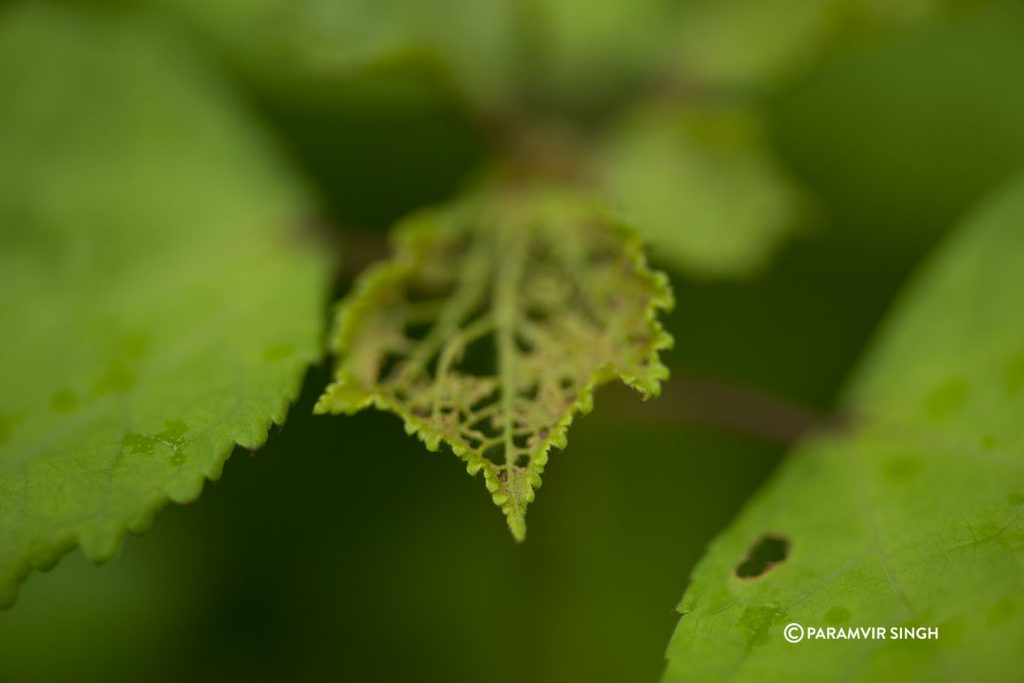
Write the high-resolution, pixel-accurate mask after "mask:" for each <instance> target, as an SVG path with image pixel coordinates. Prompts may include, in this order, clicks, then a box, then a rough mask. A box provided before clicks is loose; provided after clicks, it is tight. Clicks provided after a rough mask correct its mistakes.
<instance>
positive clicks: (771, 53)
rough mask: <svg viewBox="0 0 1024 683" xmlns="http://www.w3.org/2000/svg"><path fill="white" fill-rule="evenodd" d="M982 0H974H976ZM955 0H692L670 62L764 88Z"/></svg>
mask: <svg viewBox="0 0 1024 683" xmlns="http://www.w3.org/2000/svg"><path fill="white" fill-rule="evenodd" d="M987 2H988V0H977V1H976V2H975V3H974V4H976V5H983V4H986V3H987ZM963 4H969V3H961V2H958V1H957V0H774V1H773V2H770V3H769V2H762V1H761V0H691V1H690V2H687V3H685V4H683V5H682V6H681V8H680V17H679V20H678V21H679V23H678V25H679V27H680V29H679V34H678V36H677V41H676V44H677V46H678V48H677V54H676V58H675V59H676V67H677V70H678V72H679V74H680V75H681V76H682V77H683V78H684V79H685V80H686V81H690V82H692V81H696V82H697V83H700V84H703V85H711V86H715V87H719V88H722V87H725V88H740V89H742V88H763V87H765V86H767V87H771V86H774V85H777V84H778V83H779V82H781V81H784V80H786V79H787V78H790V77H792V76H793V75H795V74H797V73H799V71H800V70H801V69H804V68H806V67H807V66H809V65H811V64H813V62H815V61H816V60H817V59H818V58H819V57H820V56H821V55H822V54H824V53H825V52H827V51H828V50H829V49H830V48H833V47H835V46H836V45H842V44H843V43H844V42H849V41H850V40H857V39H862V38H865V37H868V36H871V35H873V34H878V33H880V32H884V31H887V30H892V29H893V28H898V27H903V26H912V25H914V24H916V23H921V22H923V21H926V20H929V19H934V18H936V17H942V16H944V15H948V14H950V13H953V12H955V11H957V10H958V9H960V7H959V5H963Z"/></svg>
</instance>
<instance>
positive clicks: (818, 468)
mask: <svg viewBox="0 0 1024 683" xmlns="http://www.w3.org/2000/svg"><path fill="white" fill-rule="evenodd" d="M1022 226H1024V181H1018V182H1016V183H1015V184H1014V185H1013V186H1012V187H1010V188H1008V189H1007V190H1006V191H1004V192H1002V193H1000V194H999V195H998V196H996V197H995V198H994V199H992V200H991V201H990V202H989V203H987V204H986V205H984V206H983V207H982V208H981V210H980V211H979V212H978V213H977V214H976V215H974V216H973V217H972V218H970V219H969V220H968V221H967V222H966V224H965V225H964V226H963V227H962V228H961V230H960V231H959V233H957V234H956V235H955V236H954V238H953V239H951V240H950V242H949V243H947V244H946V246H945V248H944V249H942V250H941V252H940V253H939V254H938V255H937V258H936V259H935V260H934V261H933V262H931V263H930V264H928V266H927V267H926V268H925V269H924V270H923V272H922V273H921V274H920V276H919V277H918V278H916V279H915V280H914V281H913V283H912V284H911V286H910V287H909V290H908V292H907V293H906V296H905V297H904V299H903V300H902V301H901V302H900V303H899V305H898V306H897V307H896V309H895V311H894V313H893V314H892V316H891V318H890V320H889V322H888V324H887V325H886V326H885V329H884V330H883V333H882V335H881V336H880V338H879V339H878V341H877V343H876V344H875V347H874V349H873V351H872V352H871V353H870V354H869V355H868V357H867V360H866V362H865V363H864V365H863V367H862V368H861V369H860V371H859V372H858V373H857V374H856V375H855V378H854V381H853V382H852V384H851V387H850V389H849V392H848V395H847V397H846V406H847V407H848V410H849V411H850V412H852V413H853V414H854V415H856V416H858V422H857V425H856V426H855V427H853V428H851V429H849V430H848V431H847V432H846V433H843V434H834V435H831V436H830V435H824V436H820V437H818V438H816V439H813V440H811V441H809V442H807V443H805V444H803V445H801V446H800V447H798V448H797V449H796V450H795V452H794V453H792V454H791V455H790V457H789V458H788V460H787V461H786V462H785V464H784V466H783V467H782V469H781V471H779V472H778V473H777V474H776V476H775V477H774V478H773V479H772V480H771V481H770V482H769V484H768V485H767V486H766V487H765V488H764V489H763V490H762V491H761V493H760V494H759V495H758V496H757V497H756V498H755V499H754V500H753V501H752V502H751V503H750V504H749V505H748V506H747V507H746V509H745V510H744V511H743V512H742V514H741V515H740V517H739V519H737V520H736V521H735V522H734V523H733V524H732V525H731V526H730V527H729V528H728V529H727V530H726V531H725V532H724V533H723V534H722V535H721V536H719V538H718V539H717V540H716V541H715V542H714V543H713V544H712V547H711V549H710V550H709V552H708V554H707V555H706V556H705V558H704V559H703V560H702V561H701V563H700V564H699V566H698V567H697V569H696V570H695V572H694V574H693V577H692V583H691V586H690V588H689V590H688V591H687V593H686V595H685V597H684V598H683V601H682V604H681V605H680V606H679V611H680V612H681V613H682V614H683V617H682V619H681V621H680V623H679V626H678V628H677V630H676V633H675V636H674V637H673V639H672V643H671V644H670V646H669V649H668V658H669V666H668V671H667V673H666V676H665V680H666V681H684V680H685V681H703V680H715V681H720V680H730V681H745V680H750V681H753V680H758V681H761V680H819V679H820V680H825V679H828V678H832V677H834V675H835V672H837V671H842V672H843V677H844V679H846V680H850V681H875V680H897V679H898V680H910V681H916V680H920V681H934V680H950V681H956V680H965V679H966V678H971V679H976V680H988V681H996V680H1006V681H1010V680H1016V679H1017V678H1019V671H1020V666H1021V664H1022V657H1021V655H1020V654H1019V652H1020V649H1019V645H1020V643H1021V642H1024V616H1022V615H1024V613H1022V612H1021V609H1022V608H1024V589H1022V586H1024V507H1022V506H1024V421H1022V420H1021V416H1022V415H1024V317H1022V315H1021V312H1022V311H1024V229H1022ZM772 538H774V539H776V542H782V543H783V546H784V547H782V548H779V547H778V544H777V543H776V547H775V552H776V555H775V557H774V564H766V563H765V561H764V560H765V559H766V558H764V557H762V558H761V560H762V561H760V562H758V561H754V562H753V563H752V564H750V563H749V562H748V560H751V559H752V560H756V559H757V558H756V557H755V558H751V557H748V554H749V553H750V551H752V550H755V549H756V546H758V545H762V546H763V544H760V543H759V540H761V541H767V542H768V543H771V542H772V541H771V539H772ZM762 549H764V548H763V547H762ZM754 554H756V553H754ZM741 566H743V567H745V568H746V570H747V571H746V572H745V573H747V574H748V578H739V577H737V575H736V572H737V571H738V567H741ZM750 570H752V572H751V571H750ZM789 623H797V624H801V625H803V626H804V627H812V626H813V627H829V626H842V627H861V626H879V627H884V628H885V629H889V628H891V627H900V626H908V627H914V626H925V627H937V628H938V629H939V633H940V635H939V639H938V640H933V641H920V642H901V641H894V640H891V639H890V640H873V641H872V640H858V641H848V642H842V643H839V642H825V641H821V642H802V643H800V644H789V643H787V642H786V641H785V640H784V639H783V633H782V629H783V627H784V626H785V625H787V624H789Z"/></svg>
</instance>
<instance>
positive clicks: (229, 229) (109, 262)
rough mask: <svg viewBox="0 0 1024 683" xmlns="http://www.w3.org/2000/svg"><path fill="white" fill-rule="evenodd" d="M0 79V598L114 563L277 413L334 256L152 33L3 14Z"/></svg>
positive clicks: (279, 176) (134, 26)
mask: <svg viewBox="0 0 1024 683" xmlns="http://www.w3.org/2000/svg"><path fill="white" fill-rule="evenodd" d="M47 40H50V41H52V43H49V49H48V50H46V52H45V54H40V53H39V51H38V45H39V44H40V43H41V42H44V41H47ZM96 44H102V45H103V46H104V49H103V50H102V51H97V50H95V49H94V48H93V46H94V45H96ZM26 65H28V67H26ZM0 92H3V93H4V96H5V102H4V105H3V108H2V109H0V149H2V150H3V164H2V165H0V225H2V226H3V231H2V232H0V316H2V319H3V321H4V325H3V327H4V334H3V335H2V336H0V375H2V376H3V378H4V382H3V390H2V391H0V425H2V427H0V430H2V434H0V463H2V465H3V467H2V470H0V548H2V553H0V605H4V606H6V605H7V604H9V603H10V602H11V601H12V600H13V599H14V591H15V589H16V587H17V584H18V583H19V582H20V581H21V580H22V579H23V578H24V577H25V575H26V574H27V573H28V572H29V571H31V570H32V569H33V568H36V567H40V566H49V565H52V564H53V563H54V562H56V561H57V559H58V558H59V557H60V556H61V555H63V554H64V553H66V552H67V551H68V550H70V549H71V548H73V547H74V546H75V545H76V544H81V546H82V548H83V550H84V552H85V554H86V555H88V556H89V557H90V558H92V559H93V560H96V561H102V560H106V559H109V558H111V557H112V556H113V555H114V554H116V552H117V551H118V548H119V547H120V543H121V539H122V537H123V536H124V534H125V533H126V531H127V530H128V529H129V528H131V529H132V530H134V531H137V532H138V531H141V530H143V529H145V528H146V527H147V526H148V525H149V522H150V519H151V518H152V516H153V513H154V512H155V510H156V509H158V508H160V507H162V506H163V505H164V504H165V503H166V502H167V500H168V499H171V500H175V501H179V502H184V501H188V500H192V499H194V498H195V497H196V496H197V495H198V494H199V491H200V490H201V488H202V484H203V481H204V480H205V479H206V478H215V477H217V476H219V474H220V469H221V466H222V465H223V462H224V460H225V459H226V458H227V456H228V455H229V454H230V452H231V449H232V448H234V446H235V444H241V445H243V446H246V447H248V448H255V447H257V446H259V445H260V444H261V443H262V442H263V441H264V439H265V435H266V430H267V429H268V428H269V426H270V424H271V423H272V422H281V421H283V419H284V416H285V413H286V411H287V406H288V403H289V402H290V400H291V399H293V398H294V397H295V395H296V394H297V393H298V389H299V386H298V385H299V380H300V377H301V374H302V373H303V371H304V370H305V368H306V367H307V366H308V364H309V363H310V362H312V361H313V360H315V359H316V358H317V357H319V355H320V344H319V336H320V333H321V327H322V326H321V321H320V316H321V311H322V309H323V306H324V303H325V302H324V295H325V294H326V289H327V287H326V285H327V277H326V276H327V268H326V267H325V265H326V264H325V262H324V260H323V259H321V258H319V257H318V255H317V254H315V253H314V252H313V250H312V249H310V247H309V245H308V244H305V245H304V244H303V240H304V239H306V238H304V237H303V235H302V234H301V232H300V226H301V225H302V224H303V223H304V222H305V221H306V216H307V215H308V214H309V212H310V211H311V209H310V204H309V202H308V200H307V199H306V198H305V197H304V196H303V193H302V191H301V189H300V188H299V187H298V185H297V183H295V182H294V179H293V178H292V177H291V176H290V175H289V174H288V173H287V172H282V171H281V169H280V167H279V165H278V160H277V159H275V157H274V155H273V153H272V151H271V150H270V149H268V147H267V146H266V145H265V143H264V140H263V139H262V138H261V134H260V131H259V130H258V127H257V126H255V125H254V124H253V123H252V122H251V120H250V119H248V118H247V115H246V113H245V112H244V111H241V110H239V108H238V107H237V105H236V103H235V101H234V99H232V98H231V97H230V96H229V95H228V94H227V93H225V90H224V88H223V87H222V85H221V83H220V82H218V81H217V80H216V79H214V78H210V77H209V75H208V74H207V73H206V72H205V71H204V70H202V69H201V68H199V67H197V66H196V65H195V64H194V63H193V62H192V60H191V58H190V56H189V53H188V51H187V50H185V51H182V49H181V46H180V44H179V43H177V42H175V41H174V40H173V39H171V38H169V37H167V36H165V35H164V34H163V33H162V32H161V31H159V30H152V29H151V28H150V27H148V26H147V25H145V24H140V23H134V22H132V23H121V22H118V23H115V24H106V23H99V22H89V21H80V20H77V19H75V20H69V18H68V17H67V16H66V15H64V14H60V13H54V12H50V11H44V10H37V9H34V8H32V9H25V10H17V11H13V12H12V13H10V14H9V15H8V16H6V17H5V20H4V21H2V22H0ZM124 169H131V173H125V172H124ZM268 312H272V313H273V314H272V315H267V313H268Z"/></svg>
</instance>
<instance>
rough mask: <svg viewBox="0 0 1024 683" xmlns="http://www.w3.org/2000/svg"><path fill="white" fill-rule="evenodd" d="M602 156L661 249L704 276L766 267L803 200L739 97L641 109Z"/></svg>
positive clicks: (612, 184)
mask: <svg viewBox="0 0 1024 683" xmlns="http://www.w3.org/2000/svg"><path fill="white" fill-rule="evenodd" d="M599 164H600V167H599V168H600V170H599V173H600V174H601V176H602V180H603V185H604V187H605V188H606V190H607V193H608V196H609V198H610V199H611V200H612V201H614V202H616V203H617V205H618V206H619V207H621V209H622V211H623V212H624V213H625V215H626V216H627V217H628V218H629V219H630V222H631V223H633V224H635V225H636V227H637V229H638V230H640V232H641V233H642V234H643V236H644V237H645V238H646V239H647V240H649V241H650V243H651V245H652V247H653V250H654V255H655V256H657V257H659V258H661V259H663V260H664V261H665V263H666V264H669V265H671V266H673V267H674V268H676V269H678V270H679V271H681V272H684V273H690V274H696V275H699V276H705V277H736V276H740V275H745V274H748V273H750V272H752V271H756V270H758V269H759V268H762V267H764V266H765V265H766V264H767V262H768V260H769V259H770V257H771V255H772V253H773V252H774V250H775V248H776V247H777V246H778V245H779V244H780V243H781V242H782V240H783V239H784V238H785V237H786V236H788V235H789V234H790V233H791V232H792V231H793V229H794V228H796V227H797V225H798V223H799V218H800V213H801V210H802V208H803V204H804V199H803V197H802V195H801V194H800V192H799V191H798V190H797V188H796V185H795V184H794V183H793V182H791V181H790V180H789V179H788V178H787V177H786V176H785V174H784V173H783V171H782V170H781V169H780V168H779V166H778V165H777V164H776V162H775V161H774V159H773V158H772V156H771V154H770V152H769V151H768V150H767V148H766V145H765V144H764V142H763V140H762V132H761V128H760V122H759V120H758V119H757V118H756V117H755V116H754V115H753V114H752V113H750V112H747V111H744V110H742V109H737V108H733V107H726V106H716V107H711V106H706V107H701V108H697V107H681V106H675V105H664V106H659V107H647V108H644V109H640V110H639V111H636V112H634V113H633V114H632V115H631V116H630V117H629V118H628V119H627V120H626V121H625V122H624V123H623V124H622V125H621V126H620V127H619V129H618V130H617V131H615V132H613V133H612V135H611V137H610V139H609V140H608V141H607V143H606V147H605V149H604V152H603V153H602V155H601V160H600V162H599Z"/></svg>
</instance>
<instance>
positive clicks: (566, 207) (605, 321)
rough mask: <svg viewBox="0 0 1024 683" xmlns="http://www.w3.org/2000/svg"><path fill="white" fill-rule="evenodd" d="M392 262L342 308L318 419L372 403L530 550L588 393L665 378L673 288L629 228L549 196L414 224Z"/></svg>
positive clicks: (496, 200)
mask: <svg viewBox="0 0 1024 683" xmlns="http://www.w3.org/2000/svg"><path fill="white" fill-rule="evenodd" d="M395 252H396V253H395V255H394V257H393V258H392V259H391V260H390V261H388V262H387V263H384V264H382V265H380V266H377V267H375V268H372V269H370V270H369V271H367V272H366V273H365V274H364V276H363V277H362V278H361V280H360V282H359V283H358V285H357V286H356V289H355V291H354V292H353V293H352V294H351V295H349V297H348V298H347V299H346V300H345V301H344V302H343V303H342V305H341V307H340V309H339V311H338V316H337V325H336V329H335V332H334V337H333V343H334V351H335V353H336V354H337V356H338V368H337V373H336V380H335V381H334V383H333V384H331V385H330V386H329V387H328V388H327V390H326V392H325V393H324V395H323V396H322V397H321V399H320V401H319V403H318V404H317V407H316V411H317V412H318V413H335V414H337V413H347V414H351V413H355V412H357V411H359V410H362V409H363V408H365V407H367V406H370V405H373V406H375V407H376V408H379V409H381V410H386V411H390V412H393V413H395V414H397V415H399V416H401V417H402V419H403V420H404V421H405V426H406V430H407V431H408V432H409V433H410V434H416V435H418V436H419V438H420V439H422V440H423V442H424V444H426V446H427V449H428V450H431V451H433V450H437V448H438V447H439V445H440V443H441V442H442V441H443V442H445V443H447V444H448V445H450V446H451V447H452V450H453V451H454V452H455V454H456V455H458V456H459V457H460V458H462V459H463V460H465V461H466V469H467V471H468V472H469V473H470V474H471V475H476V474H477V473H478V472H481V471H482V472H483V475H484V483H485V484H486V486H487V489H488V491H490V492H491V494H492V498H493V500H494V503H495V504H496V505H498V506H499V507H500V508H501V509H502V511H503V512H504V513H505V515H506V517H507V519H508V525H509V528H510V530H511V531H512V535H513V536H514V537H515V538H516V539H517V540H522V539H523V537H524V536H525V533H526V523H525V517H524V515H525V512H526V506H527V505H528V504H529V503H530V502H531V501H532V500H533V498H534V490H535V489H536V488H537V487H538V486H540V483H541V476H540V475H541V473H542V472H543V471H544V466H545V465H546V464H547V460H548V453H549V451H550V450H551V448H552V447H556V448H565V445H566V432H567V430H568V428H569V424H570V423H571V422H572V419H573V417H574V415H576V414H577V413H587V412H589V411H590V408H591V405H592V402H593V391H594V389H595V388H596V387H597V386H598V385H601V384H604V383H606V382H610V381H612V380H614V379H615V378H616V377H618V378H619V379H621V380H622V381H623V382H625V383H626V384H628V385H630V386H632V387H634V388H635V389H637V390H638V391H639V392H640V393H641V394H642V395H643V396H644V397H645V398H646V397H648V396H652V395H656V394H657V393H658V391H659V388H660V382H661V380H663V379H665V378H666V377H667V375H668V371H667V369H666V368H665V367H664V366H663V365H662V364H661V363H660V362H659V360H658V352H659V351H660V350H662V349H665V348H668V347H669V346H670V345H671V341H672V340H671V337H669V336H668V334H667V333H666V332H665V331H664V330H663V329H662V327H661V324H660V323H659V322H658V319H657V315H658V312H659V311H660V310H666V309H668V308H670V307H671V305H672V298H671V293H670V290H669V288H668V284H667V280H666V278H665V277H664V276H663V275H661V274H659V273H654V272H652V271H650V270H648V268H647V266H646V264H645V262H644V258H643V253H642V250H641V247H640V245H639V243H638V242H637V241H636V240H635V239H634V238H632V237H631V236H630V235H629V234H628V233H627V232H626V231H625V230H624V229H623V228H621V227H620V226H618V225H617V224H615V223H613V222H611V221H610V220H609V219H608V218H607V217H605V216H604V215H602V214H601V213H599V212H598V211H597V209H596V208H594V207H593V206H591V204H590V203H589V202H587V201H585V200H583V199H581V198H579V197H577V196H575V195H572V194H568V193H566V192H561V191H556V190H522V189H520V190H515V191H508V192H493V193H488V194H484V195H482V196H481V197H477V198H474V199H469V200H466V201H465V202H462V203H459V204H456V205H454V206H451V207H448V208H444V209H439V210H436V211H433V212H429V213H424V214H422V215H419V216H416V217H414V218H412V219H410V220H409V221H408V222H407V223H405V224H404V225H402V226H401V227H400V228H399V236H398V239H397V243H396V246H395Z"/></svg>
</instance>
